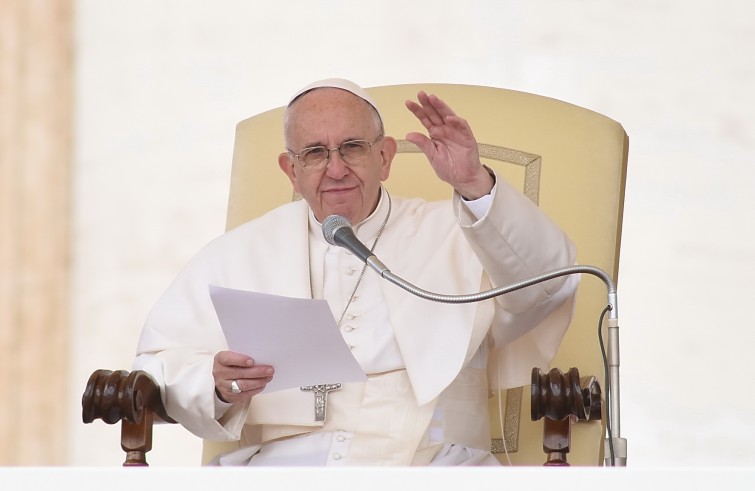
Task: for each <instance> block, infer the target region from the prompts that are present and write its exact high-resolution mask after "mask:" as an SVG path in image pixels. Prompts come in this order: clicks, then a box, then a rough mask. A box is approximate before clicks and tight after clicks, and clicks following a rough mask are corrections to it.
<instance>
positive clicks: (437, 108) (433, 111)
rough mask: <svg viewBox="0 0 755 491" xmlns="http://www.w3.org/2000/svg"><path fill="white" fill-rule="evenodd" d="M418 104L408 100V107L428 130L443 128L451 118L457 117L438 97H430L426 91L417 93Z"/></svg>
mask: <svg viewBox="0 0 755 491" xmlns="http://www.w3.org/2000/svg"><path fill="white" fill-rule="evenodd" d="M417 100H418V101H419V104H418V103H417V102H414V101H411V100H407V101H406V107H407V109H409V110H410V111H411V112H412V113H413V114H414V116H415V117H416V118H417V119H419V120H420V122H421V123H422V125H423V126H424V127H425V128H427V129H428V130H429V129H430V128H432V127H433V126H443V125H445V124H446V123H447V119H446V118H448V117H450V116H456V113H454V111H453V109H451V107H450V106H449V105H448V104H446V103H445V101H443V100H442V99H441V98H439V97H438V96H436V95H428V94H427V93H425V92H424V91H420V92H418V93H417Z"/></svg>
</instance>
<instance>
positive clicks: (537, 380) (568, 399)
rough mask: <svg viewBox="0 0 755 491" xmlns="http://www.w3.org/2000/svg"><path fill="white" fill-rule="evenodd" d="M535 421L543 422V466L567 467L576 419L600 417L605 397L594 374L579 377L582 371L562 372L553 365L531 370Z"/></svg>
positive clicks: (583, 419) (597, 418) (585, 419)
mask: <svg viewBox="0 0 755 491" xmlns="http://www.w3.org/2000/svg"><path fill="white" fill-rule="evenodd" d="M531 387H532V411H531V412H532V415H531V416H532V421H537V420H539V419H540V418H542V417H545V421H543V451H544V452H545V453H546V455H547V459H546V462H545V464H544V465H561V466H568V465H569V463H568V462H567V460H566V454H567V453H569V445H570V443H571V423H572V421H573V420H578V421H588V420H599V419H601V417H602V407H603V400H602V399H601V389H600V384H599V383H598V381H597V379H596V378H595V377H593V376H590V377H585V378H584V379H580V377H579V371H578V370H577V369H576V368H571V369H570V370H569V372H567V373H563V372H561V370H559V369H557V368H554V369H552V370H551V371H550V372H549V373H548V374H544V373H543V372H542V370H540V369H539V368H533V369H532V386H531Z"/></svg>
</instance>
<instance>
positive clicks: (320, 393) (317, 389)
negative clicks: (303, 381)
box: [299, 384, 341, 423]
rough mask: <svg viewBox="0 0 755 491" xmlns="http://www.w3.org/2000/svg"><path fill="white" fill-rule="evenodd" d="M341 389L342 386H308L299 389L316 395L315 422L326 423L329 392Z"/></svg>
mask: <svg viewBox="0 0 755 491" xmlns="http://www.w3.org/2000/svg"><path fill="white" fill-rule="evenodd" d="M340 388H341V384H322V385H307V386H304V387H299V389H301V390H304V391H307V392H313V393H314V395H315V421H317V422H318V423H323V422H325V407H326V406H327V404H328V392H330V391H332V390H338V389H340Z"/></svg>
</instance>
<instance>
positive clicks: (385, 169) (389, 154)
mask: <svg viewBox="0 0 755 491" xmlns="http://www.w3.org/2000/svg"><path fill="white" fill-rule="evenodd" d="M397 148H398V144H397V143H396V140H395V139H394V138H393V137H390V136H385V137H383V142H382V145H381V147H380V157H381V158H382V159H383V160H382V163H381V168H380V180H381V181H385V180H386V179H388V176H389V175H390V173H391V163H392V162H393V157H395V156H396V150H397Z"/></svg>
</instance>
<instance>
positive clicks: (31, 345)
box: [0, 0, 85, 465]
mask: <svg viewBox="0 0 755 491" xmlns="http://www.w3.org/2000/svg"><path fill="white" fill-rule="evenodd" d="M73 15H74V1H73V0H29V1H27V0H2V1H1V2H0V394H1V395H0V465H60V464H63V463H64V461H65V439H66V432H67V428H66V423H65V414H66V408H67V404H66V398H67V397H71V396H72V395H71V394H69V393H68V388H67V378H66V375H67V371H68V361H69V360H68V352H69V349H68V343H69V341H68V332H69V326H68V290H69V285H68V282H69V269H70V264H69V263H70V261H69V255H70V246H69V236H70V232H69V228H70V206H71V199H70V194H71V182H70V181H71V161H72V134H73V117H72V107H73V81H72V74H73ZM84 382H85V381H84ZM82 384H83V382H82ZM82 387H83V385H82Z"/></svg>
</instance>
